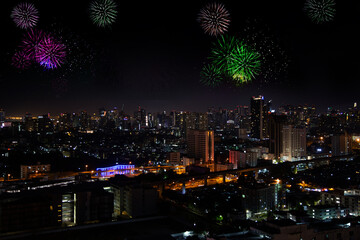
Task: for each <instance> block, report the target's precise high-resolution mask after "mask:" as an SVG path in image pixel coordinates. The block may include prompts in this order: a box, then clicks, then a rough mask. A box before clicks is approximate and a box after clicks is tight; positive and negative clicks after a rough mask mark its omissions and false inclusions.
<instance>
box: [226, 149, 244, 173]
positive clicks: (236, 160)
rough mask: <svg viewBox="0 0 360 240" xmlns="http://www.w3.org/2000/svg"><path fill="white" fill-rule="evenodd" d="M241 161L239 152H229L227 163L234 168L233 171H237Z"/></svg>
mask: <svg viewBox="0 0 360 240" xmlns="http://www.w3.org/2000/svg"><path fill="white" fill-rule="evenodd" d="M240 161H241V153H240V152H239V151H233V150H230V151H229V163H231V164H233V165H234V166H235V169H237V167H238V165H239V164H240Z"/></svg>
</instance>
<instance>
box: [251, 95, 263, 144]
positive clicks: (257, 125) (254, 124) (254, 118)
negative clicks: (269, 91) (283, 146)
mask: <svg viewBox="0 0 360 240" xmlns="http://www.w3.org/2000/svg"><path fill="white" fill-rule="evenodd" d="M250 107H251V123H250V125H251V137H252V138H256V139H263V138H264V96H258V97H252V98H251V102H250Z"/></svg>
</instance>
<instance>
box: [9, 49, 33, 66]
mask: <svg viewBox="0 0 360 240" xmlns="http://www.w3.org/2000/svg"><path fill="white" fill-rule="evenodd" d="M31 63H32V61H31V58H30V57H29V55H27V54H26V53H25V52H24V51H23V50H21V51H17V52H15V54H14V55H13V57H12V65H13V66H14V67H16V68H19V69H27V68H29V67H30V65H31Z"/></svg>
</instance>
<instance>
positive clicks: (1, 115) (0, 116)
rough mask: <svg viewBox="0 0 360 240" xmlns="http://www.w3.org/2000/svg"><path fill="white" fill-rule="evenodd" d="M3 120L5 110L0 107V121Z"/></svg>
mask: <svg viewBox="0 0 360 240" xmlns="http://www.w3.org/2000/svg"><path fill="white" fill-rule="evenodd" d="M4 121H5V111H4V109H1V108H0V123H1V122H4Z"/></svg>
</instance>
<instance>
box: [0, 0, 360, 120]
mask: <svg viewBox="0 0 360 240" xmlns="http://www.w3.org/2000/svg"><path fill="white" fill-rule="evenodd" d="M19 2H20V1H13V0H5V1H2V2H1V7H0V18H1V20H0V26H1V31H2V34H1V38H2V41H1V42H2V43H1V48H0V86H1V87H0V108H3V109H5V110H6V112H7V114H13V115H15V114H21V115H23V114H24V113H25V112H31V113H33V114H43V113H51V114H57V113H59V112H71V111H75V112H78V111H81V110H87V111H89V112H92V111H97V109H98V108H100V107H106V108H113V107H118V108H121V106H122V105H123V104H124V110H125V111H126V112H129V113H132V112H133V111H134V110H135V108H136V107H137V106H138V105H141V106H142V107H143V108H145V109H146V110H147V111H150V112H156V111H162V110H167V111H171V110H187V111H203V112H204V111H206V110H207V108H208V107H211V106H215V107H220V106H222V107H225V108H233V107H235V106H236V105H249V99H250V97H251V96H254V95H259V94H262V95H264V96H265V98H266V99H267V100H270V99H272V100H273V103H274V105H275V106H280V105H283V104H309V105H313V104H314V105H316V106H317V107H318V109H319V110H324V109H325V108H326V107H327V106H334V107H340V108H345V107H350V106H351V105H352V103H353V102H356V101H357V102H360V98H359V94H358V91H359V86H360V84H359V80H360V71H359V69H360V60H359V56H360V45H359V43H360V34H359V31H360V3H358V1H354V0H352V1H350V0H341V1H340V0H337V1H336V14H335V18H334V21H331V22H327V23H323V24H316V23H314V22H313V21H311V20H310V19H309V17H308V16H307V15H306V13H305V12H304V10H303V8H304V2H305V0H302V1H299V0H291V1H290V0H264V1H260V0H247V1H239V0H229V1H221V2H222V3H224V5H225V7H226V8H227V9H228V10H229V12H230V17H231V23H230V27H229V31H228V33H229V34H232V35H237V36H242V34H243V30H244V29H246V28H247V27H252V26H256V28H257V29H260V30H263V31H265V32H266V34H267V35H268V36H270V37H271V39H272V41H273V42H275V43H276V46H277V48H276V49H275V50H274V51H277V50H278V49H281V51H282V53H283V55H281V56H285V57H286V60H284V59H280V60H283V61H286V62H287V63H288V67H287V69H286V71H282V72H281V73H279V74H275V75H276V76H274V78H273V79H270V80H267V82H264V81H263V80H262V79H255V80H254V81H253V82H251V83H249V84H247V85H245V86H241V87H235V86H231V85H226V84H225V85H222V86H220V87H216V88H211V87H207V86H204V85H203V84H201V83H200V81H199V80H200V71H201V69H202V67H203V65H204V63H205V62H207V60H208V59H207V58H208V56H209V53H210V49H211V46H212V42H213V41H214V40H215V39H216V37H212V36H209V35H207V34H205V33H204V31H203V29H202V28H201V27H200V25H199V23H198V21H197V17H198V13H199V11H200V9H201V8H202V7H203V6H204V5H206V4H207V3H208V2H210V1H177V0H174V1H166V2H165V1H144V2H143V1H126V2H125V1H120V0H116V2H117V4H118V17H117V20H116V23H114V24H112V25H111V27H107V28H100V27H97V26H96V25H94V24H93V23H92V21H91V20H90V18H89V12H88V8H89V4H90V1H82V0H73V1H68V0H66V1H58V0H54V1H45V0H41V1H40V0H38V1H28V2H32V3H34V4H35V6H36V7H37V8H38V10H39V15H40V18H39V23H38V24H37V27H36V28H38V29H41V30H43V31H46V32H49V33H52V34H54V35H57V36H59V35H63V39H67V41H68V42H67V43H64V44H65V45H66V44H68V45H69V47H68V48H69V49H72V50H71V54H70V57H69V59H67V60H66V61H67V62H66V63H65V64H63V65H62V66H61V67H59V68H57V69H53V70H51V69H50V70H46V69H44V68H42V67H40V66H32V67H30V68H29V69H26V70H19V69H16V68H15V67H13V66H12V65H11V62H12V60H11V59H12V56H13V54H14V52H15V51H16V49H17V48H18V46H19V45H20V43H21V40H22V37H23V34H24V33H25V32H26V30H23V29H20V28H18V27H16V25H15V24H14V22H13V21H12V19H11V18H10V14H11V11H12V9H13V8H14V6H15V5H16V4H17V3H19ZM67 57H68V56H67ZM70 63H71V64H70Z"/></svg>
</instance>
